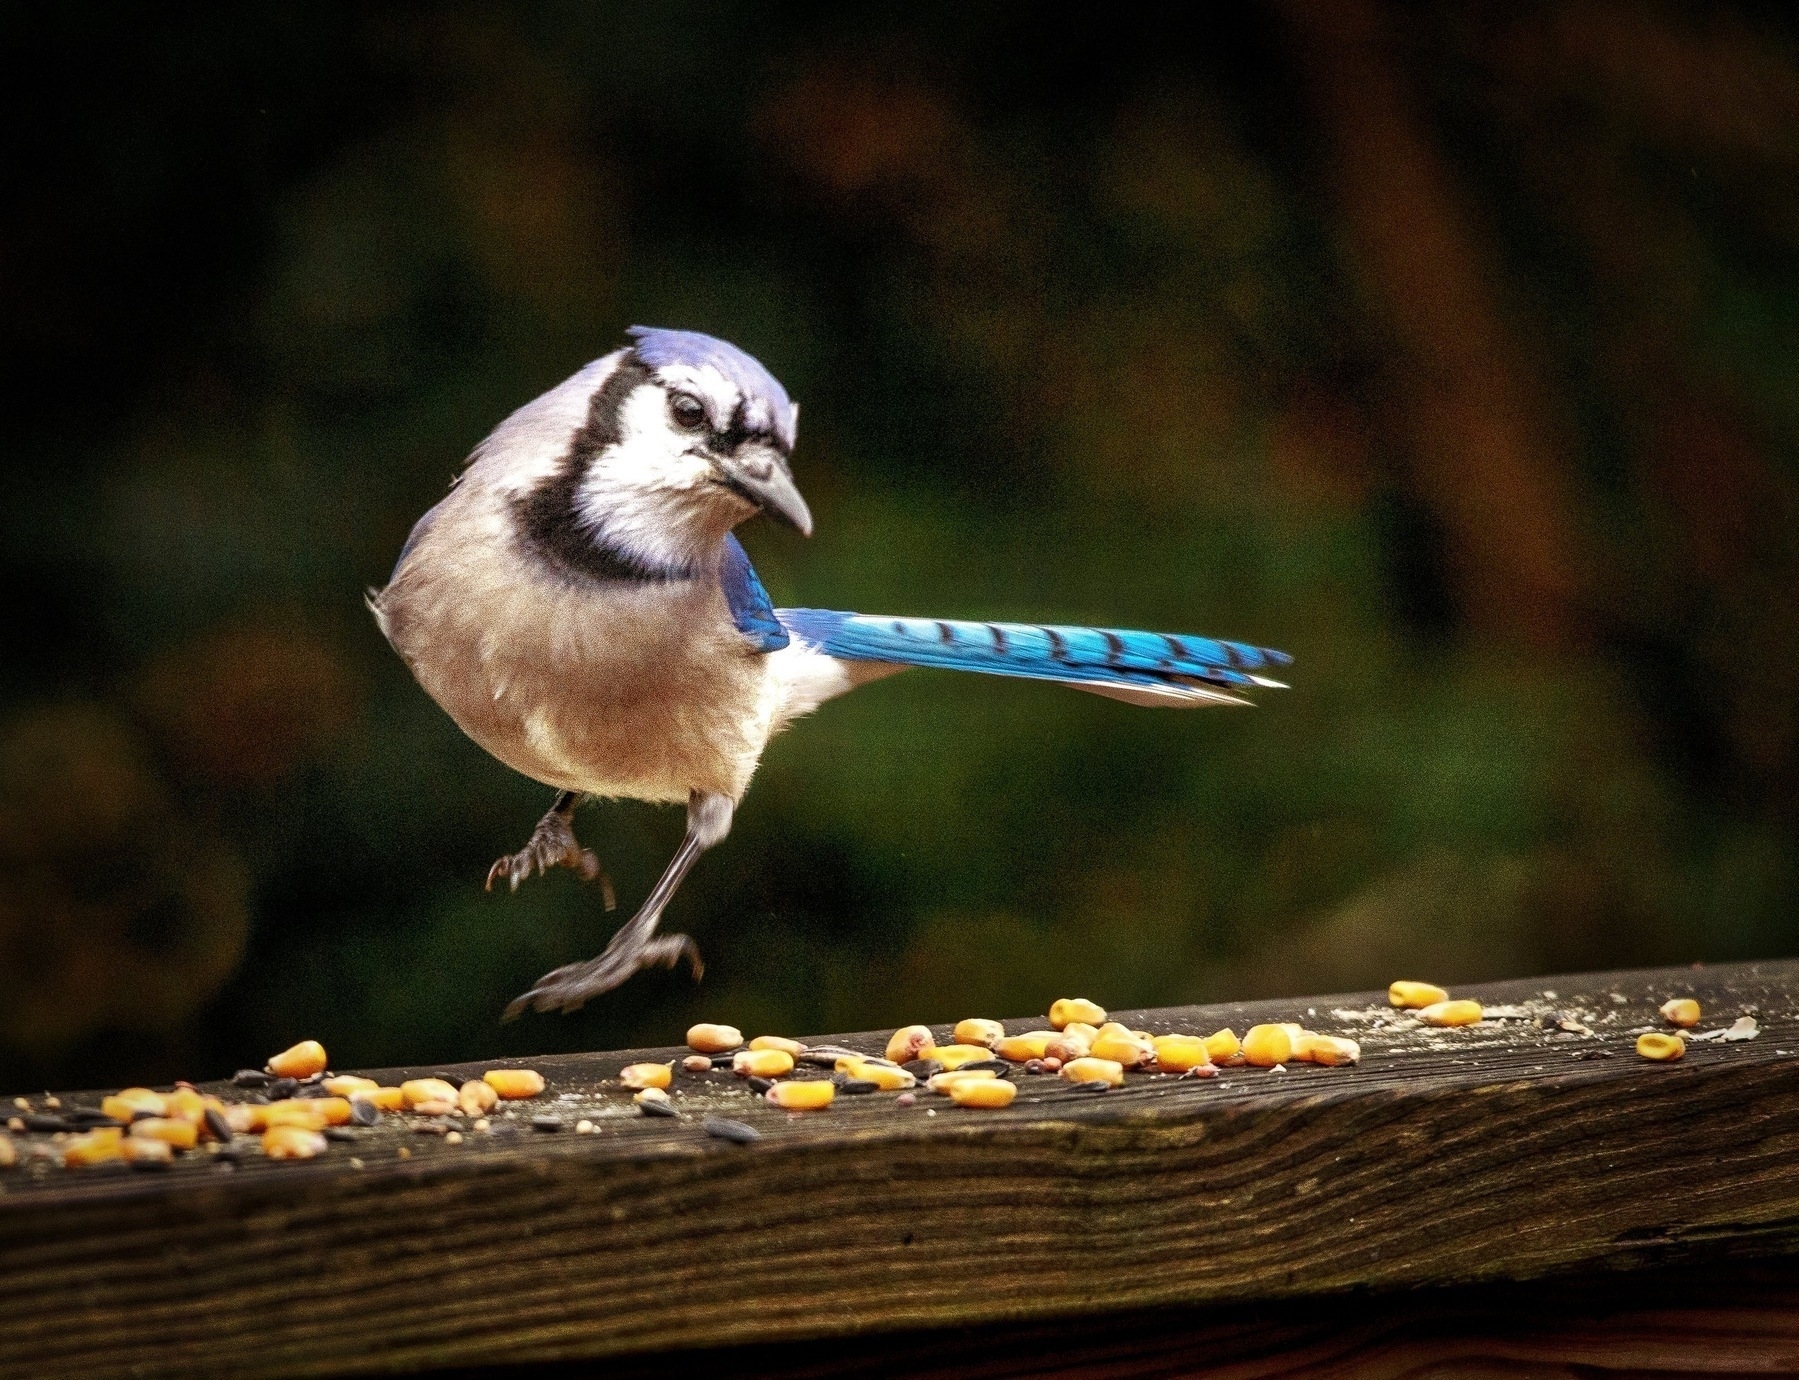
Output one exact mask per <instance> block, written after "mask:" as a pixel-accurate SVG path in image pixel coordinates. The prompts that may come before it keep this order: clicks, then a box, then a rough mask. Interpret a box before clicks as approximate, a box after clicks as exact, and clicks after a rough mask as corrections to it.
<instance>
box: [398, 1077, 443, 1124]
mask: <svg viewBox="0 0 1799 1380" xmlns="http://www.w3.org/2000/svg"><path fill="white" fill-rule="evenodd" d="M400 1096H401V1097H402V1098H403V1099H404V1100H405V1102H406V1105H407V1106H408V1107H410V1108H412V1109H413V1110H414V1111H417V1110H418V1109H419V1107H420V1106H421V1105H422V1104H426V1103H429V1104H431V1105H433V1106H442V1107H449V1108H451V1109H452V1110H453V1109H454V1108H455V1106H456V1089H455V1088H452V1087H451V1086H450V1085H449V1084H448V1083H446V1082H444V1080H443V1079H441V1078H409V1079H407V1080H406V1081H405V1082H404V1083H402V1084H400ZM426 1115H427V1116H429V1115H433V1113H429V1112H427V1113H426Z"/></svg>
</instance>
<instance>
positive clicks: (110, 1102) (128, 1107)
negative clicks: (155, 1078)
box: [100, 1088, 169, 1121]
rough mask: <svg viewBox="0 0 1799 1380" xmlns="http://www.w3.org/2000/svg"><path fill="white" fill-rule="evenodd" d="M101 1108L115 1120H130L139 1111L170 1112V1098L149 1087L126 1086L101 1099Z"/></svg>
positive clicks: (164, 1114) (158, 1113)
mask: <svg viewBox="0 0 1799 1380" xmlns="http://www.w3.org/2000/svg"><path fill="white" fill-rule="evenodd" d="M100 1110H101V1111H102V1112H103V1113H105V1114H106V1115H107V1116H109V1117H111V1118H112V1119H113V1120H114V1121H130V1120H131V1118H132V1117H133V1116H134V1115H135V1114H136V1113H138V1112H149V1113H151V1114H152V1115H154V1116H167V1115H168V1114H169V1100H168V1098H166V1097H164V1096H163V1095H162V1094H161V1093H159V1092H151V1091H150V1089H148V1088H126V1089H125V1090H124V1091H122V1092H116V1093H114V1094H113V1095H112V1096H111V1097H105V1098H102V1099H101V1100H100Z"/></svg>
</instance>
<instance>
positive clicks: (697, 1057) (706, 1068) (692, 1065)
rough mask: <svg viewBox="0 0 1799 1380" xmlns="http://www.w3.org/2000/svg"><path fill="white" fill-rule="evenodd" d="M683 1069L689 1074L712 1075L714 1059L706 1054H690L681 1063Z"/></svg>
mask: <svg viewBox="0 0 1799 1380" xmlns="http://www.w3.org/2000/svg"><path fill="white" fill-rule="evenodd" d="M681 1067H682V1068H684V1069H686V1070H687V1071H688V1072H689V1073H710V1072H711V1071H712V1059H711V1057H710V1056H709V1055H705V1054H689V1055H688V1056H687V1057H686V1058H685V1059H683V1060H682V1061H681Z"/></svg>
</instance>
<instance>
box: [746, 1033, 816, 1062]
mask: <svg viewBox="0 0 1799 1380" xmlns="http://www.w3.org/2000/svg"><path fill="white" fill-rule="evenodd" d="M750 1048H751V1049H778V1050H780V1051H781V1052H782V1053H783V1054H791V1055H792V1056H793V1057H794V1058H795V1059H797V1058H799V1057H800V1055H802V1054H804V1053H805V1052H806V1047H805V1046H804V1045H802V1044H801V1043H800V1042H799V1041H798V1040H790V1039H788V1038H787V1037H786V1036H785V1035H758V1036H757V1037H756V1038H755V1039H753V1040H751V1041H750Z"/></svg>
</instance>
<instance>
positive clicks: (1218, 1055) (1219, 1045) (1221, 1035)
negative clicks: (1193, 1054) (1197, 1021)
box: [1206, 1026, 1243, 1064]
mask: <svg viewBox="0 0 1799 1380" xmlns="http://www.w3.org/2000/svg"><path fill="white" fill-rule="evenodd" d="M1242 1052H1243V1046H1242V1045H1241V1044H1239V1043H1238V1041H1237V1032H1236V1031H1234V1030H1232V1029H1231V1028H1230V1027H1229V1026H1226V1027H1225V1028H1224V1029H1223V1030H1218V1031H1214V1032H1213V1033H1212V1034H1210V1035H1208V1036H1206V1053H1207V1054H1209V1055H1211V1056H1212V1062H1213V1063H1214V1064H1223V1063H1226V1062H1228V1061H1229V1060H1232V1059H1235V1058H1236V1057H1237V1056H1238V1055H1239V1054H1241V1053H1242Z"/></svg>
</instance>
